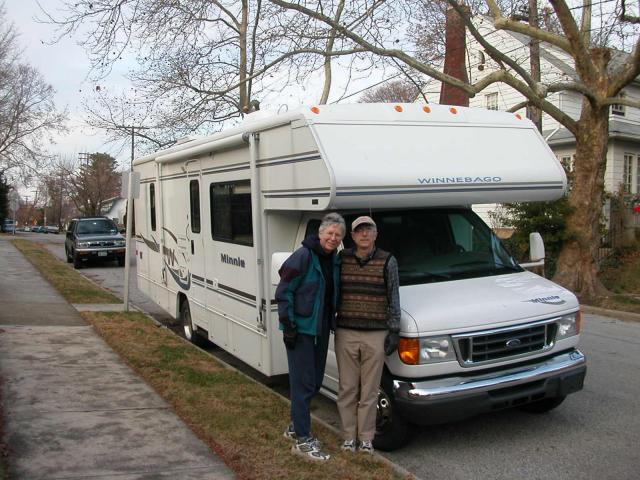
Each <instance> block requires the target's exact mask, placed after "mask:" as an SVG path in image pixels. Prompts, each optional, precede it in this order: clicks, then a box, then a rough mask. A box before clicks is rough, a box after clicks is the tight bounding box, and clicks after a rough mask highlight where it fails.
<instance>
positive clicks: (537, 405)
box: [518, 395, 567, 413]
mask: <svg viewBox="0 0 640 480" xmlns="http://www.w3.org/2000/svg"><path fill="white" fill-rule="evenodd" d="M565 398H567V397H566V395H561V396H559V397H550V398H545V399H543V400H540V401H538V402H533V403H527V404H526V405H521V406H519V407H518V408H519V409H520V410H522V411H523V412H527V413H545V412H549V411H551V410H553V409H554V408H556V407H557V406H559V405H560V404H561V403H562V402H564V399H565Z"/></svg>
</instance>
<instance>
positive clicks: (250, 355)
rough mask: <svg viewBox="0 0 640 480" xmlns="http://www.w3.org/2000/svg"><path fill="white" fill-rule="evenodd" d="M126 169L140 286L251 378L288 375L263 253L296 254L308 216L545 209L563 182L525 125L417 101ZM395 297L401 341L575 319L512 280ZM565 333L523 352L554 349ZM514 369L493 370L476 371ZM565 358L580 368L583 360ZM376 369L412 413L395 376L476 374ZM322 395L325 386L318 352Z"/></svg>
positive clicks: (269, 119) (542, 286)
mask: <svg viewBox="0 0 640 480" xmlns="http://www.w3.org/2000/svg"><path fill="white" fill-rule="evenodd" d="M134 170H136V171H138V172H140V176H141V185H142V186H141V196H140V198H139V199H138V200H137V201H136V204H135V221H136V234H137V235H136V238H137V265H138V272H137V277H138V286H139V288H140V289H141V290H142V291H143V292H145V293H146V294H147V295H149V296H150V297H151V298H152V299H153V300H154V301H156V302H157V303H158V304H159V305H160V306H162V307H163V308H164V309H166V310H167V311H168V312H169V313H170V314H172V315H173V316H175V317H176V318H178V317H179V315H180V305H181V302H183V301H185V300H186V301H188V304H189V309H190V314H191V321H192V323H193V328H194V330H197V331H199V332H200V333H203V334H204V335H206V336H207V338H208V339H209V340H211V341H213V342H214V343H216V344H217V345H218V346H220V347H222V348H223V349H225V350H227V351H229V352H230V353H232V354H233V355H235V356H237V357H238V358H240V359H241V360H243V361H244V362H246V363H247V364H249V365H251V366H252V367H253V368H255V369H257V370H259V371H260V372H262V373H263V374H265V375H278V374H283V373H286V372H287V363H286V355H285V348H284V345H283V343H282V336H281V334H280V333H279V330H278V317H277V309H276V305H275V302H274V300H273V298H274V292H275V285H274V281H272V265H271V260H272V255H273V254H274V253H276V252H292V251H293V250H295V249H296V248H298V247H299V245H300V242H301V241H302V239H303V238H304V236H305V234H306V233H308V231H307V228H308V225H309V223H308V222H309V221H310V220H312V219H316V221H317V219H319V218H321V217H322V215H323V214H324V213H325V212H326V211H327V210H335V211H339V212H341V213H349V212H354V213H357V212H365V213H369V212H374V213H375V211H389V210H394V211H401V210H403V209H411V210H416V209H418V210H419V209H431V208H438V207H451V206H457V208H460V209H461V210H468V209H469V208H468V206H469V205H471V204H474V203H494V202H511V201H546V200H553V199H557V198H559V197H560V196H561V195H563V193H564V191H565V189H566V185H567V181H566V176H565V173H564V171H563V169H562V167H561V166H560V164H559V162H558V161H557V159H556V158H555V156H554V155H553V154H552V152H551V150H550V149H549V148H548V146H547V145H546V143H545V142H544V140H543V138H542V137H541V136H540V134H539V133H538V132H537V130H536V129H535V127H534V126H533V124H532V123H531V122H529V121H528V120H526V119H521V118H520V117H519V116H517V115H514V114H511V113H506V112H495V111H485V110H480V109H469V108H462V107H455V108H453V107H451V108H450V107H446V106H440V105H434V106H429V107H423V106H422V105H417V104H400V105H392V104H356V105H334V106H319V107H313V108H311V107H303V108H300V109H298V110H295V111H292V112H288V113H286V114H284V115H272V116H269V115H268V114H266V113H265V112H257V113H256V114H251V115H249V116H248V117H247V119H246V120H245V121H244V122H243V123H242V124H241V125H240V126H238V127H236V128H233V129H230V130H228V131H225V132H221V133H218V134H216V135H212V136H210V137H207V138H203V139H199V140H194V141H190V142H187V143H183V144H179V145H175V146H173V147H171V148H169V149H167V150H164V151H160V152H157V153H154V154H152V155H148V156H145V157H142V158H138V159H137V160H135V162H134ZM194 196H195V197H198V202H197V203H198V205H196V207H197V209H196V210H194V208H193V203H194V202H193V200H194ZM152 197H153V198H152ZM212 205H213V207H215V208H214V211H212ZM198 212H199V213H198ZM198 215H199V219H198V218H196V217H198ZM249 217H250V224H249ZM374 217H375V214H374ZM198 226H199V228H197V227H198ZM194 227H195V228H194ZM249 227H250V228H249ZM316 228H317V227H316ZM392 253H395V254H397V253H398V252H392ZM397 256H398V255H397ZM399 261H400V260H399ZM400 297H401V306H402V309H403V317H402V321H401V335H402V336H405V337H415V338H418V337H420V338H422V337H425V336H429V335H449V336H451V335H463V336H464V334H465V333H467V332H470V331H477V330H491V329H496V328H498V329H501V328H506V327H509V326H511V325H521V324H528V323H535V322H540V321H542V322H543V323H544V322H546V321H550V319H553V318H560V317H562V316H563V315H565V314H575V313H576V312H577V311H578V308H579V306H578V303H577V300H576V298H575V296H574V295H573V294H571V293H570V292H568V291H567V290H565V289H563V288H561V287H559V286H557V285H555V284H553V283H552V282H549V281H547V280H545V279H543V278H541V277H538V276H537V275H534V274H533V273H530V272H524V271H520V272H513V273H509V274H505V275H498V276H488V277H477V278H466V279H459V280H455V281H451V282H442V283H428V284H427V283H425V284H414V285H405V286H402V287H401V290H400ZM545 299H546V300H545ZM549 299H551V300H549ZM266 305H268V307H265V306H266ZM578 337H579V335H575V336H570V337H568V338H566V339H562V340H559V341H556V342H552V343H553V345H547V346H546V347H545V348H544V349H543V350H541V351H539V352H532V353H530V354H527V355H524V356H525V357H526V359H527V360H529V361H530V360H533V359H535V358H542V357H544V358H548V357H549V356H550V355H552V354H553V353H554V352H569V351H571V350H572V349H574V348H575V346H576V345H577V342H578ZM452 338H453V337H452ZM457 338H458V337H456V339H457ZM456 342H458V340H456ZM457 344H458V343H456V345H457ZM331 348H332V347H331ZM576 352H577V350H576ZM458 353H459V352H458ZM578 354H579V352H578ZM580 355H581V354H580ZM518 360H521V358H520V357H518V358H510V357H507V358H504V360H499V361H493V362H491V368H492V370H495V369H496V368H499V367H504V368H507V367H510V366H511V365H515V364H516V363H517V362H518ZM573 363H574V364H575V365H573V364H572V366H571V368H574V367H575V368H578V367H579V368H583V367H584V357H581V358H579V359H578V358H577V357H576V359H575V362H573ZM387 369H388V371H390V372H391V374H392V375H394V376H395V377H397V378H398V379H400V378H402V379H404V380H402V381H397V382H395V380H394V382H395V383H394V388H395V389H396V391H397V392H398V393H399V394H400V393H403V392H404V393H403V394H404V396H405V398H404V399H403V400H400V401H401V402H404V401H405V400H406V401H408V400H407V399H408V398H409V397H411V396H412V395H413V396H415V398H418V399H419V400H420V402H422V401H425V398H426V397H429V396H430V395H431V393H425V392H426V391H427V387H428V385H426V384H424V383H420V382H417V381H416V382H415V383H414V384H412V385H408V384H407V381H408V379H409V380H410V379H412V378H415V379H421V381H423V380H424V381H426V380H425V379H428V377H430V376H434V375H436V376H442V375H450V376H451V378H452V379H455V378H457V377H458V376H459V375H462V376H468V374H469V372H470V371H473V370H474V369H477V370H478V371H482V370H483V369H486V365H482V366H477V367H476V366H474V365H467V364H464V362H460V361H456V360H453V361H443V362H435V363H432V364H426V365H407V364H405V363H403V362H402V361H401V360H400V358H399V357H398V355H395V356H391V357H389V358H388V359H387ZM582 376H584V373H583V375H582ZM452 381H453V382H456V380H452ZM440 382H441V383H442V381H440ZM444 383H445V384H446V383H447V382H444ZM325 386H326V387H327V389H328V391H330V392H336V391H337V370H336V367H335V356H334V355H333V354H332V352H330V354H329V359H328V362H327V374H326V382H325ZM412 388H413V390H411V389H412ZM407 392H410V393H407ZM411 392H413V393H411ZM425 395H426V396H425Z"/></svg>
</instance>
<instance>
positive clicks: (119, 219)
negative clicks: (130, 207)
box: [100, 197, 127, 226]
mask: <svg viewBox="0 0 640 480" xmlns="http://www.w3.org/2000/svg"><path fill="white" fill-rule="evenodd" d="M126 213H127V200H126V199H125V198H121V197H112V198H108V199H106V200H104V201H103V202H102V207H101V208H100V214H101V215H104V216H105V217H107V218H110V219H111V220H113V221H114V222H115V223H116V225H118V226H123V225H124V223H125V220H126V217H125V214H126Z"/></svg>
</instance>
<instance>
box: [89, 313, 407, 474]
mask: <svg viewBox="0 0 640 480" xmlns="http://www.w3.org/2000/svg"><path fill="white" fill-rule="evenodd" d="M82 316H83V317H84V318H85V320H87V322H89V323H90V324H91V325H93V327H94V328H95V330H96V331H97V332H98V333H99V334H100V336H101V337H102V338H103V339H104V340H105V342H106V343H107V344H108V345H109V346H110V347H111V348H112V349H113V350H115V351H116V352H117V353H118V354H119V355H120V356H121V357H122V358H123V359H124V360H125V362H126V363H127V364H129V365H130V366H131V367H132V368H133V369H134V370H135V371H136V372H137V373H138V374H139V375H140V376H141V377H142V378H143V379H144V380H145V381H146V382H147V383H148V384H149V385H151V386H152V387H153V388H154V389H155V390H156V392H158V394H160V396H161V397H163V398H164V399H165V400H166V401H167V402H168V403H169V404H170V405H171V406H172V407H173V409H174V411H175V412H176V413H177V414H178V415H179V416H180V418H182V420H184V421H185V423H187V424H188V425H189V426H190V427H191V429H192V430H193V431H194V432H195V433H196V435H198V436H199V437H200V438H201V439H202V440H203V441H205V442H206V443H207V444H208V445H209V446H210V447H211V448H212V449H213V450H214V451H215V452H216V453H217V454H218V455H219V456H220V458H221V459H222V460H223V461H224V462H225V463H227V465H229V466H230V467H231V468H232V469H233V470H234V471H235V472H236V473H237V475H238V478H241V479H265V478H269V479H277V478H283V479H292V478H295V479H327V478H340V479H380V480H382V479H395V478H403V477H402V476H400V475H399V474H398V473H396V472H395V471H394V470H393V469H392V468H391V467H390V466H388V465H386V464H385V463H383V462H382V461H380V460H378V459H376V458H375V457H370V456H368V455H363V454H353V453H345V452H341V451H340V449H339V444H340V438H338V436H337V435H335V434H334V433H333V432H332V431H330V430H328V429H326V428H324V427H322V426H321V425H318V424H314V426H313V431H314V432H315V434H316V435H317V436H318V437H319V438H320V439H321V440H322V441H323V443H324V444H325V445H326V449H327V451H328V452H329V453H330V454H331V456H332V458H331V460H329V461H328V462H321V463H316V462H311V461H308V460H305V459H303V458H300V457H298V456H296V455H293V454H292V453H291V452H290V449H291V443H290V442H289V441H288V440H286V439H285V438H284V437H283V435H282V432H283V430H284V427H285V426H286V424H287V422H288V419H289V405H288V403H287V402H285V401H283V400H282V398H280V397H279V396H277V395H276V394H274V393H273V392H271V391H270V390H268V389H267V388H266V387H264V386H263V385H260V384H258V383H256V382H254V381H253V380H250V379H248V378H247V377H245V376H244V375H242V374H240V373H238V372H236V371H235V370H231V369H228V368H227V367H225V366H224V365H223V364H221V363H220V362H218V361H217V360H216V359H214V358H212V357H211V356H209V355H207V354H206V353H204V352H203V351H201V350H199V349H197V348H195V347H194V346H193V345H190V344H188V343H187V342H185V341H183V340H182V339H180V338H178V337H176V336H175V335H174V334H172V333H171V332H170V331H168V330H167V329H164V328H159V327H158V326H157V325H156V324H155V323H153V322H152V321H151V320H150V319H148V318H147V317H145V316H144V315H141V314H139V313H123V312H108V313H106V312H84V313H82Z"/></svg>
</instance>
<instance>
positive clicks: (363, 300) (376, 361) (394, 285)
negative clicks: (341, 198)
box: [335, 216, 400, 454]
mask: <svg viewBox="0 0 640 480" xmlns="http://www.w3.org/2000/svg"><path fill="white" fill-rule="evenodd" d="M377 237H378V231H377V227H376V223H375V222H374V221H373V219H372V218H371V217H367V216H363V217H358V218H356V219H355V220H354V221H353V223H352V224H351V238H352V239H353V242H354V244H355V246H354V248H352V249H347V250H343V251H342V252H341V254H340V257H341V260H342V265H341V271H342V272H341V276H340V288H341V295H340V307H339V309H338V317H337V319H336V322H337V324H336V326H337V328H336V334H335V351H336V359H337V361H338V372H339V375H340V387H339V392H338V412H339V414H340V420H341V422H342V430H343V437H344V443H343V444H342V450H345V451H351V452H355V451H356V449H358V450H359V451H361V452H364V453H368V454H373V444H372V441H373V437H374V435H375V432H376V408H377V399H378V386H379V385H380V378H381V376H382V368H383V366H384V360H385V354H386V355H391V353H393V352H394V351H395V350H396V349H397V347H398V340H399V337H398V332H399V330H400V295H399V291H398V290H399V288H398V284H399V282H398V263H397V261H396V259H395V257H394V256H393V255H391V254H390V253H388V252H385V251H384V250H381V249H379V248H376V244H375V242H376V238H377Z"/></svg>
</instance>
